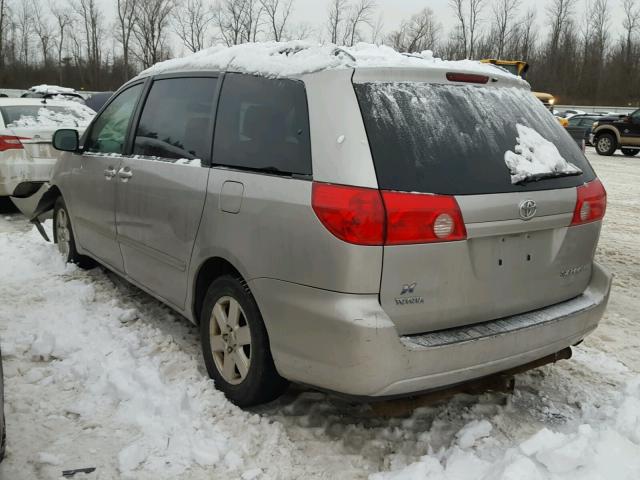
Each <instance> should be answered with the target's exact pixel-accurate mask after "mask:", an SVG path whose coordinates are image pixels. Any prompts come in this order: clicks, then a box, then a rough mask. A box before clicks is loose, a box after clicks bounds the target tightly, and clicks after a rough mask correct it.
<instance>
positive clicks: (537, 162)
mask: <svg viewBox="0 0 640 480" xmlns="http://www.w3.org/2000/svg"><path fill="white" fill-rule="evenodd" d="M517 128H518V137H517V139H516V141H517V143H516V146H515V148H514V151H513V152H512V151H508V152H506V153H505V154H504V161H505V163H506V164H507V167H509V170H510V171H511V183H513V184H516V183H520V182H522V181H525V180H527V179H530V178H535V177H536V176H540V175H553V174H557V175H558V176H561V175H576V174H580V173H582V170H580V169H579V168H578V167H576V166H575V165H574V164H573V163H570V162H567V161H566V160H565V159H564V158H563V157H562V155H561V154H560V152H559V151H558V148H557V147H556V146H555V145H554V144H553V143H552V142H550V141H549V140H547V139H546V138H544V137H543V136H542V135H540V134H539V133H538V132H536V131H535V130H534V129H533V128H530V127H527V126H525V125H520V124H518V125H517Z"/></svg>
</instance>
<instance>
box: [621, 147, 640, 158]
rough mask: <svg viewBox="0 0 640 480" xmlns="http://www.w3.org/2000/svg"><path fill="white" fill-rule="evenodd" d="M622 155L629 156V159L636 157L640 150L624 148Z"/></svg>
mask: <svg viewBox="0 0 640 480" xmlns="http://www.w3.org/2000/svg"><path fill="white" fill-rule="evenodd" d="M621 150H622V154H623V155H625V156H627V157H635V156H636V155H637V154H638V153H639V152H640V150H638V149H635V148H622V149H621Z"/></svg>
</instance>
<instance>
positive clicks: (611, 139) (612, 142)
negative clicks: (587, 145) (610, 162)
mask: <svg viewBox="0 0 640 480" xmlns="http://www.w3.org/2000/svg"><path fill="white" fill-rule="evenodd" d="M595 142H596V145H595V147H596V152H598V155H602V156H605V157H610V156H611V155H613V154H614V153H615V151H616V150H617V149H618V140H617V139H616V137H615V135H613V134H612V133H601V134H600V135H598V136H597V137H596V140H595Z"/></svg>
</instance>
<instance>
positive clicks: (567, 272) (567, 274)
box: [560, 265, 588, 278]
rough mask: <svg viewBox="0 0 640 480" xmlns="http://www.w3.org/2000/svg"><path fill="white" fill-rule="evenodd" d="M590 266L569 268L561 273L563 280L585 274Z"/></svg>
mask: <svg viewBox="0 0 640 480" xmlns="http://www.w3.org/2000/svg"><path fill="white" fill-rule="evenodd" d="M587 267H588V265H580V266H579V267H571V268H567V269H566V270H563V271H561V272H560V277H561V278H567V277H573V276H575V275H578V274H580V273H582V272H584V271H585V270H586V269H587Z"/></svg>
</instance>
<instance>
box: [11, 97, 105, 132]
mask: <svg viewBox="0 0 640 480" xmlns="http://www.w3.org/2000/svg"><path fill="white" fill-rule="evenodd" d="M52 107H55V108H47V106H46V105H43V106H42V108H40V109H38V114H37V116H35V117H34V116H30V115H23V116H21V117H20V118H19V119H18V120H16V121H14V122H12V123H11V124H9V125H7V126H8V127H9V128H36V127H51V128H62V127H87V126H88V125H89V123H91V120H92V119H93V117H94V116H95V114H96V112H94V111H93V110H91V109H90V108H89V107H87V106H85V105H82V104H80V103H77V102H65V104H64V105H62V104H60V103H58V104H56V105H52Z"/></svg>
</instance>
